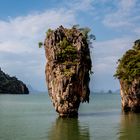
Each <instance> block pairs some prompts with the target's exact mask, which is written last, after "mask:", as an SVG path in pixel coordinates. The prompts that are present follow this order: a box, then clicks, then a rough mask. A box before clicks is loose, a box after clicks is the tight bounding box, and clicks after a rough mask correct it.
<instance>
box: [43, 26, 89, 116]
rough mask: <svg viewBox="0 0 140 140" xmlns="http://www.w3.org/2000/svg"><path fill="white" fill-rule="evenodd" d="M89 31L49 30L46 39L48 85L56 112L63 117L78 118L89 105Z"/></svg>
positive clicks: (72, 29)
mask: <svg viewBox="0 0 140 140" xmlns="http://www.w3.org/2000/svg"><path fill="white" fill-rule="evenodd" d="M87 34H88V32H87V31H86V29H77V28H74V27H73V28H71V29H66V28H64V27H63V26H60V27H59V28H57V29H56V30H51V29H49V30H48V32H47V37H46V39H45V43H44V46H45V52H46V58H47V64H46V81H47V85H48V91H49V96H50V97H51V100H52V102H53V105H54V107H55V110H56V111H57V112H58V113H59V115H60V116H62V117H65V116H66V117H74V116H77V115H78V108H79V105H80V102H86V101H87V102H89V93H90V90H89V81H90V77H89V72H90V71H91V58H90V51H89V44H88V42H87V39H88V35H87Z"/></svg>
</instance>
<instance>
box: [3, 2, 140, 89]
mask: <svg viewBox="0 0 140 140" xmlns="http://www.w3.org/2000/svg"><path fill="white" fill-rule="evenodd" d="M0 3H1V4H0V67H1V68H2V70H3V71H5V72H6V73H8V74H10V75H11V76H16V77H18V79H20V80H22V81H24V82H25V83H26V84H30V85H31V86H32V87H33V88H35V89H37V90H46V83H45V74H44V71H45V63H46V62H45V55H44V49H43V48H42V49H39V48H38V42H39V41H44V39H45V32H46V31H47V29H48V28H53V29H55V28H57V27H58V26H59V25H63V26H65V27H71V26H72V25H73V24H80V25H81V27H85V26H88V27H89V28H91V33H93V34H94V35H95V36H96V41H94V42H93V46H94V47H93V48H92V49H91V56H92V60H93V71H94V75H93V76H92V78H91V88H92V90H97V89H98V90H109V89H112V90H116V89H118V88H119V83H118V80H115V79H114V78H113V74H114V72H115V68H116V67H117V64H116V62H117V60H118V59H119V58H120V57H121V56H122V55H123V53H124V52H125V51H126V50H128V49H130V48H131V47H132V45H133V42H134V41H135V40H136V39H139V38H140V14H139V13H140V0H22V1H21V0H0Z"/></svg>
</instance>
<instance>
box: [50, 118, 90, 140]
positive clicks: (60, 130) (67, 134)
mask: <svg viewBox="0 0 140 140" xmlns="http://www.w3.org/2000/svg"><path fill="white" fill-rule="evenodd" d="M48 139H49V140H89V139H90V136H89V128H88V126H85V125H84V126H80V124H79V121H78V119H77V118H61V117H59V118H57V119H56V122H55V123H54V124H53V126H52V129H51V130H50V133H49V134H48Z"/></svg>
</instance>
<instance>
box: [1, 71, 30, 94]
mask: <svg viewBox="0 0 140 140" xmlns="http://www.w3.org/2000/svg"><path fill="white" fill-rule="evenodd" d="M28 93H29V91H28V88H27V87H26V85H25V84H24V83H23V82H21V81H19V80H18V79H17V78H16V77H10V76H9V75H8V74H5V73H4V72H3V71H2V70H1V69H0V94H28Z"/></svg>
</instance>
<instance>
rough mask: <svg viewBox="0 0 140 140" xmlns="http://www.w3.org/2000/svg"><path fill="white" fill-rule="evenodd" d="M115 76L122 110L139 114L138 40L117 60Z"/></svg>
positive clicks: (139, 60)
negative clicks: (118, 86)
mask: <svg viewBox="0 0 140 140" xmlns="http://www.w3.org/2000/svg"><path fill="white" fill-rule="evenodd" d="M115 76H116V77H117V78H118V79H119V81H120V94H121V102H122V109H123V110H124V111H125V112H127V111H132V112H140V40H136V41H135V42H134V46H133V48H132V49H130V50H128V51H127V52H126V53H125V54H124V55H123V57H122V58H121V59H120V60H119V65H118V68H117V71H116V74H115Z"/></svg>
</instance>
